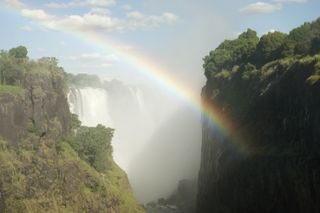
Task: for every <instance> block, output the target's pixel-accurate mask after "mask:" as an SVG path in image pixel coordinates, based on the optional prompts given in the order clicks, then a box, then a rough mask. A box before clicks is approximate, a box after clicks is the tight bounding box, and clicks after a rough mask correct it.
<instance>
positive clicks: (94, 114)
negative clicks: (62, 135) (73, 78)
mask: <svg viewBox="0 0 320 213" xmlns="http://www.w3.org/2000/svg"><path fill="white" fill-rule="evenodd" d="M68 99H69V103H70V110H71V112H72V113H75V114H77V115H78V116H79V120H80V121H81V123H82V124H83V125H85V126H96V125H97V124H102V125H104V126H106V127H114V125H113V120H112V118H111V116H110V113H109V109H108V107H107V106H108V102H109V98H108V93H107V91H106V90H104V89H98V88H89V87H86V88H81V89H75V88H73V89H71V91H70V93H69V95H68Z"/></svg>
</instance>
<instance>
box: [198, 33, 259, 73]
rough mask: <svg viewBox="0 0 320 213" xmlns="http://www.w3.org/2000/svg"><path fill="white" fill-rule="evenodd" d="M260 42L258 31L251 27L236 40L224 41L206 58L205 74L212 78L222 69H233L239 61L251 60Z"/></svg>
mask: <svg viewBox="0 0 320 213" xmlns="http://www.w3.org/2000/svg"><path fill="white" fill-rule="evenodd" d="M258 42H259V38H258V37H257V33H256V32H255V31H253V30H251V29H248V30H247V32H244V33H242V34H241V35H239V37H238V38H237V39H235V40H226V41H224V42H223V43H222V44H220V45H219V46H218V48H216V49H215V50H214V51H211V52H210V54H209V56H206V57H205V58H204V65H203V67H204V69H205V75H206V76H207V78H210V77H211V76H214V75H215V74H213V73H217V72H219V71H220V70H221V69H231V68H232V67H233V66H234V65H235V64H237V63H240V62H247V61H249V59H250V57H251V55H252V54H253V52H254V51H255V49H256V46H257V44H258Z"/></svg>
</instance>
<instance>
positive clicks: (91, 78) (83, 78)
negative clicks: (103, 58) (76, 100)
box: [66, 73, 101, 88]
mask: <svg viewBox="0 0 320 213" xmlns="http://www.w3.org/2000/svg"><path fill="white" fill-rule="evenodd" d="M66 79H67V83H68V85H71V86H77V87H95V88H96V87H98V88H99V87H101V82H100V79H99V77H98V76H96V75H89V74H77V75H73V74H71V73H68V74H66Z"/></svg>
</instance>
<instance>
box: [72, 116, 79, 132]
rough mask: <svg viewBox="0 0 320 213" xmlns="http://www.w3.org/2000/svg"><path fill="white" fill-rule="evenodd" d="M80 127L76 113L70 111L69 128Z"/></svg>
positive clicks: (75, 128)
mask: <svg viewBox="0 0 320 213" xmlns="http://www.w3.org/2000/svg"><path fill="white" fill-rule="evenodd" d="M80 127H81V121H80V120H79V118H78V115H77V114H74V113H71V130H77V129H79V128H80Z"/></svg>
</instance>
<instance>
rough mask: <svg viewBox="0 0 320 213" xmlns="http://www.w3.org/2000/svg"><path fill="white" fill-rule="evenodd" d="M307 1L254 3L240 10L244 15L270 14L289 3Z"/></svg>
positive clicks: (285, 0)
mask: <svg viewBox="0 0 320 213" xmlns="http://www.w3.org/2000/svg"><path fill="white" fill-rule="evenodd" d="M307 1H308V0H273V1H272V3H267V2H255V3H252V4H249V5H247V6H245V7H243V8H241V9H240V12H242V13H245V14H259V13H272V12H275V11H278V10H281V9H282V8H283V5H285V4H289V3H296V4H297V3H306V2H307Z"/></svg>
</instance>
